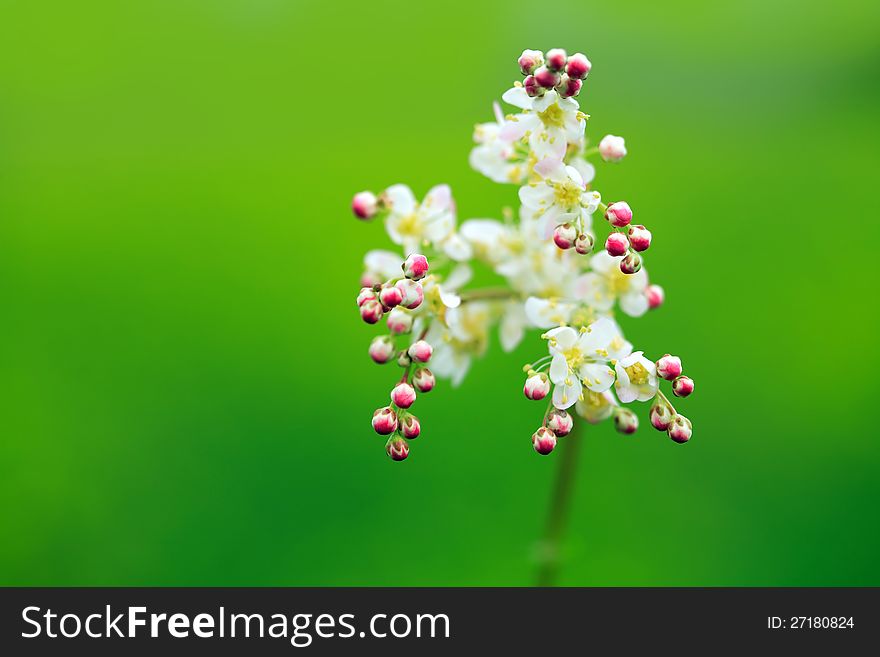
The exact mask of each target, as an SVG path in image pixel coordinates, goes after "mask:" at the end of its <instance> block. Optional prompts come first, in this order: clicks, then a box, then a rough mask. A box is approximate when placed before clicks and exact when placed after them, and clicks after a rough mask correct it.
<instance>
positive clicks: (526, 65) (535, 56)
mask: <svg viewBox="0 0 880 657" xmlns="http://www.w3.org/2000/svg"><path fill="white" fill-rule="evenodd" d="M517 64H519V70H520V71H522V74H523V75H531V74H532V73H534V72H535V69H537V68H538V67H539V66H543V65H544V53H542V52H541V51H540V50H523V52H522V55H520V56H519V59H518V60H517Z"/></svg>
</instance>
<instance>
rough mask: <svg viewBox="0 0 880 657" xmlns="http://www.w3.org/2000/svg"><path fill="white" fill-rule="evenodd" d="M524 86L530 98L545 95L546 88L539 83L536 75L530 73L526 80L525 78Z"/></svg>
mask: <svg viewBox="0 0 880 657" xmlns="http://www.w3.org/2000/svg"><path fill="white" fill-rule="evenodd" d="M523 87H524V88H525V90H526V95H527V96H528V97H529V98H536V97H537V96H543V95H544V88H543V87H542V86H541V85H540V84H538V81H537V80H536V79H535V76H534V75H530V76H529V77H527V78H526V79H525V80H523Z"/></svg>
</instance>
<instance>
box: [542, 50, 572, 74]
mask: <svg viewBox="0 0 880 657" xmlns="http://www.w3.org/2000/svg"><path fill="white" fill-rule="evenodd" d="M567 59H568V53H567V52H565V51H564V50H563V49H562V48H552V49H550V50H548V51H547V68H549V69H550V70H551V71H554V72H556V71H561V70H562V69H564V68H565V60H567Z"/></svg>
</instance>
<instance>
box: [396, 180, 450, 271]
mask: <svg viewBox="0 0 880 657" xmlns="http://www.w3.org/2000/svg"><path fill="white" fill-rule="evenodd" d="M384 196H385V198H386V199H387V202H388V204H389V206H390V211H389V213H388V217H387V218H386V219H385V229H386V230H387V231H388V236H389V237H390V238H391V240H392V241H393V242H394V243H395V244H400V245H402V246H403V250H404V254H405V255H409V254H410V253H417V252H419V251H420V250H421V248H422V246H424V244H425V242H428V243H433V244H442V242H443V241H444V240H446V239H447V238H448V237H449V236H450V235H452V234H453V232H454V231H455V204H454V203H453V201H452V192H451V191H450V190H449V186H448V185H437V186H436V187H433V188H431V190H430V191H429V192H428V194H427V195H426V196H425V199H424V200H423V201H422V202H421V203H418V202H416V197H415V196H414V195H413V193H412V190H411V189H410V188H409V187H407V186H406V185H392V186H391V187H389V188H388V189H386V190H385V194H384Z"/></svg>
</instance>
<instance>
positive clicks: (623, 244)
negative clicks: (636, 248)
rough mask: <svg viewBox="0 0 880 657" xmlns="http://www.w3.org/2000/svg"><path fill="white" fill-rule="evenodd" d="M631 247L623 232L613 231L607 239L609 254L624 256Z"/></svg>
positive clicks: (606, 247) (606, 248)
mask: <svg viewBox="0 0 880 657" xmlns="http://www.w3.org/2000/svg"><path fill="white" fill-rule="evenodd" d="M628 249H629V240H628V239H626V235H624V234H623V233H611V234H610V235H609V236H608V239H607V240H605V250H606V251H608V254H609V255H613V256H622V255H623V254H624V253H626V252H627V250H628Z"/></svg>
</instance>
